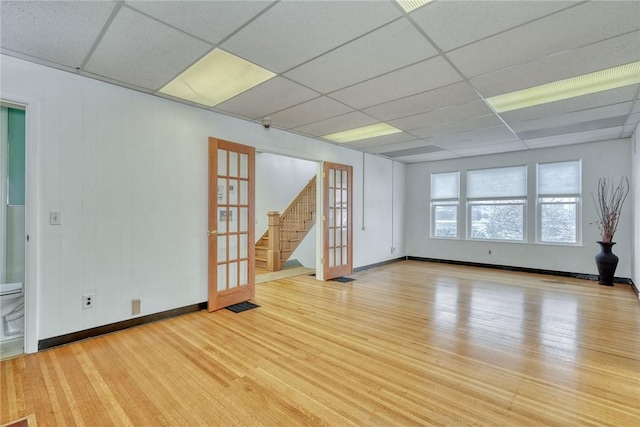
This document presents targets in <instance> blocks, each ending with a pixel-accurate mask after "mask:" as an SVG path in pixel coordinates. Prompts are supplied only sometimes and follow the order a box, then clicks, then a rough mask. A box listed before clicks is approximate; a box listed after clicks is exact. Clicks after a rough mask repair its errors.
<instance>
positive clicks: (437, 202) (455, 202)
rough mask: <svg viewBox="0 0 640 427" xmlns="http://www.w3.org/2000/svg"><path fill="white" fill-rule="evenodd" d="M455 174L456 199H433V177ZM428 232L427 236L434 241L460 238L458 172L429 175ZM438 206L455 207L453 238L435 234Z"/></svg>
mask: <svg viewBox="0 0 640 427" xmlns="http://www.w3.org/2000/svg"><path fill="white" fill-rule="evenodd" d="M454 173H455V174H456V175H457V188H456V197H441V198H433V184H434V179H433V177H434V175H445V174H454ZM429 184H430V190H431V192H430V197H431V199H430V207H429V210H430V214H431V221H430V232H429V235H430V237H431V238H435V239H459V238H460V171H459V170H458V171H448V172H433V173H431V175H430V182H429ZM440 206H455V212H456V219H455V227H456V233H455V236H439V235H437V234H436V230H437V227H436V223H437V218H436V209H437V208H438V207H440Z"/></svg>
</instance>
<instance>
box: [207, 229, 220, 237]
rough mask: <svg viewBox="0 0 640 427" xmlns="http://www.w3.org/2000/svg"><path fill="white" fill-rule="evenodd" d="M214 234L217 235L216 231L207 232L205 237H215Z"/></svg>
mask: <svg viewBox="0 0 640 427" xmlns="http://www.w3.org/2000/svg"><path fill="white" fill-rule="evenodd" d="M216 234H218V230H211V231H207V236H215V235H216Z"/></svg>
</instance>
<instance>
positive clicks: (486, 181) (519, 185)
mask: <svg viewBox="0 0 640 427" xmlns="http://www.w3.org/2000/svg"><path fill="white" fill-rule="evenodd" d="M526 195H527V167H526V166H513V167H508V168H496V169H481V170H473V171H469V172H467V197H469V198H489V197H523V196H526Z"/></svg>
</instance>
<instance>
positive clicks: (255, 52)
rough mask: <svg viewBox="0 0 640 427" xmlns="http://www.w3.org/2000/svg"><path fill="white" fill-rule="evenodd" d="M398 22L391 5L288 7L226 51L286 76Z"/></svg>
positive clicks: (272, 12) (276, 11)
mask: <svg viewBox="0 0 640 427" xmlns="http://www.w3.org/2000/svg"><path fill="white" fill-rule="evenodd" d="M399 16H401V13H400V10H399V9H398V8H397V7H396V6H395V5H394V4H393V3H391V2H359V1H357V2H351V1H348V2H332V1H314V2H309V1H283V2H279V3H278V4H277V5H276V6H274V7H272V8H271V9H269V10H268V11H267V12H265V13H264V14H263V15H262V16H260V17H259V18H258V19H256V20H255V21H253V22H251V23H250V24H249V25H248V26H246V27H245V28H243V29H242V30H241V31H239V32H238V33H237V34H235V35H233V36H232V37H231V38H230V39H229V40H227V41H226V42H224V43H223V44H222V48H223V49H225V50H227V51H229V52H231V53H234V54H236V55H238V56H240V57H242V58H244V59H246V60H248V61H251V62H254V63H255V64H258V65H260V66H262V67H265V68H267V69H268V70H271V71H273V72H276V73H283V72H285V71H287V70H288V69H290V68H293V67H295V66H297V65H300V64H301V63H303V62H305V61H308V60H310V59H312V58H314V57H316V56H318V55H320V54H322V53H324V52H327V51H329V50H331V49H334V48H336V47H338V46H340V45H342V44H344V43H347V42H349V41H350V40H351V39H353V38H355V37H358V36H361V35H363V34H365V33H367V32H369V31H371V30H374V29H376V28H378V27H380V26H381V25H383V24H386V23H387V22H390V21H392V20H394V19H396V18H398V17H399ZM265 34H268V37H266V38H265Z"/></svg>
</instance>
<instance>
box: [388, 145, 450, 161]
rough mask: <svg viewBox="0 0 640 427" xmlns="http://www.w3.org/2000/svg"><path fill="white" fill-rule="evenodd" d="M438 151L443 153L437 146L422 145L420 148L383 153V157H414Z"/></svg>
mask: <svg viewBox="0 0 640 427" xmlns="http://www.w3.org/2000/svg"><path fill="white" fill-rule="evenodd" d="M439 151H444V149H442V148H440V147H438V146H437V145H433V144H428V145H423V146H422V147H416V148H407V149H405V150H396V151H385V152H384V155H385V156H387V157H391V158H394V157H407V156H415V155H417V154H427V153H437V152H439Z"/></svg>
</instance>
